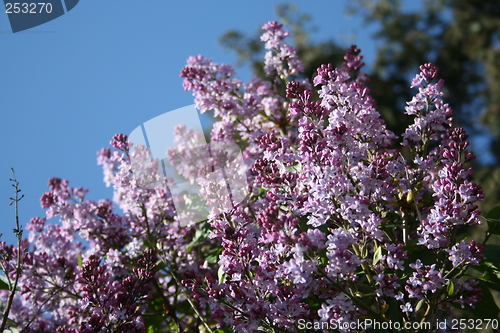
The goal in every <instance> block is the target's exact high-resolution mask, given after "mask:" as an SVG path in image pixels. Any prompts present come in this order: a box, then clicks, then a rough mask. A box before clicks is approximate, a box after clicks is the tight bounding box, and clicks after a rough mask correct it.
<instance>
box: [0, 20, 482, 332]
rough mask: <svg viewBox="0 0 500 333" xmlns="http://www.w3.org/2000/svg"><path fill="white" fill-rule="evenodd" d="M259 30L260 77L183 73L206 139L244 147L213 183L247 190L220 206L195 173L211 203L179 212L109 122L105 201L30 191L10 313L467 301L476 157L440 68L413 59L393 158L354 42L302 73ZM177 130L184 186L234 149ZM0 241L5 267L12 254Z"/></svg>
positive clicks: (65, 324) (9, 267) (80, 327)
mask: <svg viewBox="0 0 500 333" xmlns="http://www.w3.org/2000/svg"><path fill="white" fill-rule="evenodd" d="M263 29H264V30H265V32H264V34H263V36H262V40H263V41H264V42H265V43H266V49H267V50H268V53H267V54H266V58H265V72H266V74H267V75H268V77H269V78H270V81H266V80H262V79H258V78H256V79H253V80H251V81H250V82H248V83H243V82H241V81H239V80H238V79H236V78H235V77H234V76H235V71H234V70H233V69H232V68H231V67H230V66H228V65H219V64H215V63H213V61H212V60H211V59H207V58H205V57H203V56H198V57H190V58H189V59H188V63H187V66H186V67H185V68H184V69H183V70H182V72H181V77H183V78H184V83H183V85H184V88H185V89H186V90H190V91H192V92H193V94H194V98H195V103H196V106H197V108H198V109H199V110H200V111H201V112H213V114H214V116H215V117H216V119H217V122H216V123H215V124H214V126H213V129H212V132H211V139H212V143H214V147H227V146H230V144H237V145H239V147H240V148H241V149H242V151H243V156H244V161H241V162H238V163H239V164H235V165H233V167H232V168H228V171H227V173H226V174H225V175H224V177H225V179H231V181H232V184H234V183H235V180H238V181H237V182H236V183H237V184H241V185H242V186H243V184H245V186H246V185H247V184H249V185H248V187H249V188H248V189H245V191H238V189H228V191H229V190H232V192H231V193H230V195H229V196H227V197H228V198H230V200H229V201H230V202H222V199H221V196H220V195H219V193H221V191H222V190H223V189H225V185H224V183H223V182H221V183H217V182H206V183H205V184H202V192H201V195H202V196H204V198H205V199H206V201H207V203H208V205H209V206H210V207H209V208H210V214H209V218H208V220H205V221H202V222H194V221H199V219H198V218H197V217H196V216H195V215H192V214H191V213H189V214H188V213H179V212H176V211H175V207H176V206H177V204H178V200H181V201H182V200H183V198H181V197H178V196H176V195H173V194H172V193H171V192H170V190H169V180H168V179H167V180H166V179H164V178H163V176H162V174H161V170H160V169H159V168H158V163H157V161H151V160H150V158H149V152H148V150H147V149H145V148H144V147H141V146H133V145H132V143H129V142H128V141H127V138H126V136H124V135H116V136H115V137H114V138H113V141H112V142H111V145H112V146H113V147H114V148H115V149H116V150H113V151H112V150H110V149H103V150H101V151H100V152H99V153H98V163H99V164H101V165H102V166H103V170H104V180H105V182H106V184H107V185H108V186H109V185H113V186H114V198H113V202H111V201H109V200H104V201H99V202H94V201H91V200H87V199H85V196H86V193H87V191H86V190H85V189H83V188H78V189H76V188H70V187H69V183H68V182H67V181H63V180H60V179H56V178H54V179H51V180H50V182H49V188H50V191H49V192H47V193H45V194H44V195H43V196H42V199H41V205H42V207H43V208H45V209H46V210H47V215H46V217H45V218H34V219H32V220H31V222H30V223H29V224H28V226H27V227H26V229H27V230H29V231H30V234H29V237H28V239H27V240H25V241H24V243H23V245H22V246H23V248H22V249H21V250H24V249H26V251H27V252H26V255H25V256H24V261H23V274H22V277H21V280H20V285H21V291H20V292H19V293H18V295H17V296H16V298H15V302H14V306H13V310H12V311H11V318H12V319H13V320H14V322H15V323H16V324H17V325H18V327H20V328H25V329H26V330H28V328H29V330H31V331H35V332H48V331H55V328H56V327H59V328H58V332H61V333H62V332H85V333H87V332H145V331H148V330H150V331H158V330H159V331H161V330H163V331H166V330H167V327H168V329H171V330H172V331H179V332H180V331H200V330H202V327H203V326H204V327H205V328H204V329H206V330H209V331H210V330H215V329H216V328H221V329H226V328H228V329H234V330H235V331H237V332H259V331H266V332H276V331H284V332H300V329H299V327H298V326H297V322H298V320H299V319H305V320H309V321H319V322H325V323H331V322H332V321H335V322H337V323H349V322H352V321H355V320H357V319H361V318H371V319H375V320H377V321H381V322H387V321H389V320H391V319H392V317H389V316H398V319H399V320H401V321H406V322H415V321H417V320H418V321H429V322H435V320H436V318H438V316H439V317H444V316H452V315H453V312H452V308H451V307H450V305H451V304H458V305H459V306H462V307H469V306H474V304H475V303H477V302H478V301H479V300H480V298H481V293H482V291H481V289H480V288H479V287H478V284H477V281H475V280H474V279H472V278H466V277H464V273H465V272H466V270H467V269H468V267H469V266H471V265H472V266H476V265H479V264H480V263H481V259H482V257H483V254H482V251H483V247H482V244H479V243H477V242H476V241H474V240H467V241H466V240H464V239H459V238H458V236H457V233H458V231H462V230H466V229H465V228H467V227H469V226H472V225H476V224H479V223H480V221H479V215H480V213H479V211H478V210H477V202H478V201H480V200H482V198H483V194H482V191H481V188H480V187H479V186H478V185H477V184H475V183H474V182H473V181H471V180H470V176H471V174H472V170H471V169H467V168H466V167H465V163H467V162H469V161H471V160H472V159H473V158H474V155H473V153H471V152H469V151H468V150H467V149H466V148H467V146H468V143H467V141H466V139H467V136H466V134H465V132H464V130H463V129H457V128H450V126H451V115H452V112H451V108H450V107H449V106H448V105H447V104H445V103H444V102H443V100H442V95H443V94H442V92H441V88H442V85H443V81H441V80H440V81H438V82H437V83H432V82H433V81H434V80H435V79H436V78H437V75H438V70H437V68H436V67H435V66H434V65H432V64H425V65H423V66H421V67H420V71H421V72H420V73H419V74H418V75H417V76H416V78H415V79H414V80H413V81H412V87H417V88H418V89H419V91H418V93H417V95H416V96H415V97H414V98H413V100H412V101H410V102H408V106H407V108H406V113H407V114H408V115H410V116H413V117H414V119H415V121H414V123H413V124H412V125H410V127H409V128H408V129H407V130H406V132H405V133H404V134H403V140H402V144H403V145H404V146H405V147H406V149H405V150H404V153H402V152H400V151H399V150H398V149H397V147H396V146H395V142H396V139H397V137H396V136H395V135H394V134H393V133H392V132H390V131H389V130H388V129H387V128H386V126H385V123H384V121H383V120H382V119H381V117H380V114H379V113H378V111H377V110H376V104H375V101H374V100H373V99H372V98H371V96H370V95H369V90H368V88H367V87H366V82H367V81H368V77H367V76H366V75H365V74H363V73H362V72H361V69H362V67H363V65H364V64H363V63H362V57H361V56H360V50H359V49H358V48H356V47H355V46H353V47H351V48H349V50H348V51H347V54H346V56H345V58H344V59H345V63H344V65H343V67H342V68H333V66H332V65H331V64H328V65H322V66H321V67H320V68H318V73H317V75H316V76H315V77H314V79H313V82H312V83H311V82H308V80H296V78H297V76H298V75H299V74H300V72H301V71H302V70H303V65H302V63H301V62H300V61H299V60H298V57H297V51H296V50H295V49H294V48H293V47H291V46H289V45H288V44H286V43H285V38H286V37H287V36H288V33H287V32H286V31H284V30H283V29H282V26H281V25H280V24H278V23H277V22H269V23H268V24H266V25H264V27H263ZM314 87H316V88H314ZM314 89H317V90H316V91H317V96H319V97H315V96H316V95H315V94H314ZM175 135H176V140H177V142H178V146H177V147H176V148H172V149H170V150H169V151H168V157H169V159H170V160H171V162H172V164H173V165H175V166H176V167H177V168H178V170H179V171H180V173H181V174H182V175H183V176H184V177H186V178H187V179H188V180H190V181H193V180H194V179H197V178H200V177H202V178H203V177H205V176H207V175H208V174H210V173H211V172H212V171H213V170H214V167H215V166H217V165H225V164H226V163H227V162H228V161H229V160H231V156H229V155H231V152H229V153H228V152H227V150H224V149H220V150H217V149H214V151H213V152H212V153H211V154H207V152H204V151H200V150H196V149H194V148H195V147H197V146H198V145H199V142H201V141H203V140H201V139H202V138H198V139H197V138H196V136H195V135H194V134H193V133H192V132H189V131H187V130H186V128H185V127H183V126H178V127H176V133H175ZM216 143H217V144H216ZM218 145H219V146H218ZM224 152H225V153H224ZM207 161H208V162H209V163H208V164H209V165H210V168H208V169H207V168H206V164H207ZM200 162H203V165H202V163H200ZM137 170H140V171H141V172H136V171H137ZM247 194H248V195H247ZM245 195H246V197H245ZM174 201H175V203H176V204H175V205H174ZM115 205H116V207H115ZM221 207H224V209H222V208H221ZM116 208H119V209H120V210H121V211H122V213H121V214H118V213H116ZM53 217H58V218H59V222H58V223H48V221H49V220H50V219H51V218H53ZM0 250H1V252H0V253H1V259H2V265H3V266H2V267H3V268H4V271H5V272H8V273H9V274H11V275H12V274H14V273H15V271H16V270H15V256H16V255H15V254H16V251H18V249H16V248H15V247H12V246H11V247H9V246H7V245H6V244H4V243H0ZM429 258H430V259H429ZM11 278H13V276H12V277H11ZM6 295H7V293H6V292H4V291H2V293H1V294H0V297H1V299H4V298H5V297H6ZM42 314H43V315H42ZM148 318H153V319H148ZM173 327H175V329H174V328H173ZM339 331H340V332H349V329H347V328H345V329H343V328H341V329H339Z"/></svg>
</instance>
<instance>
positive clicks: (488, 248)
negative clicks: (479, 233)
mask: <svg viewBox="0 0 500 333" xmlns="http://www.w3.org/2000/svg"><path fill="white" fill-rule="evenodd" d="M483 254H484V256H485V257H486V258H488V259H491V260H494V261H496V262H497V263H498V266H497V267H498V270H500V245H495V244H486V245H485V246H484V251H483Z"/></svg>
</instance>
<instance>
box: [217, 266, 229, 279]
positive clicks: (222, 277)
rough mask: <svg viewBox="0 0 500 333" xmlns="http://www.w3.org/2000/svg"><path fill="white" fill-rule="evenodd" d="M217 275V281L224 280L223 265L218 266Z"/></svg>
mask: <svg viewBox="0 0 500 333" xmlns="http://www.w3.org/2000/svg"><path fill="white" fill-rule="evenodd" d="M217 276H218V277H219V283H224V282H226V277H227V274H226V272H224V271H223V267H222V266H219V270H218V271H217Z"/></svg>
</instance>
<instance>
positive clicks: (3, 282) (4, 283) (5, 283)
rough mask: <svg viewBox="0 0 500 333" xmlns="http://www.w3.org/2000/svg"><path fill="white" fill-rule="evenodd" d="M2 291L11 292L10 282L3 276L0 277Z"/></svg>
mask: <svg viewBox="0 0 500 333" xmlns="http://www.w3.org/2000/svg"><path fill="white" fill-rule="evenodd" d="M0 290H10V288H9V280H8V279H7V277H6V276H3V275H0Z"/></svg>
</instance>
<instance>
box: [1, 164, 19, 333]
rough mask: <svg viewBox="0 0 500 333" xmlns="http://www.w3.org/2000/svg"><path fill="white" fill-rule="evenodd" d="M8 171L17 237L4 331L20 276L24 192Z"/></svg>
mask: <svg viewBox="0 0 500 333" xmlns="http://www.w3.org/2000/svg"><path fill="white" fill-rule="evenodd" d="M10 171H11V172H12V179H11V181H12V182H13V184H12V186H13V187H14V193H15V196H14V198H10V199H11V200H12V201H11V203H10V204H11V205H12V204H14V207H15V219H16V228H15V229H14V233H15V234H16V237H17V267H16V275H15V278H14V283H9V287H10V290H9V297H8V299H7V305H6V306H5V310H4V312H3V318H2V326H0V332H3V331H5V327H6V326H7V320H8V318H9V312H10V308H11V306H12V302H13V300H14V294H15V293H16V289H17V284H18V282H19V277H20V276H21V270H22V267H21V264H22V252H23V251H22V248H21V241H22V236H23V230H22V228H21V227H20V226H19V201H20V200H21V199H22V198H23V197H24V194H23V195H21V197H19V192H21V190H20V189H19V182H18V181H17V180H16V174H15V173H14V169H12V168H11V169H10ZM4 273H5V275H6V277H7V279H9V282H10V278H9V274H8V272H7V271H5V272H4Z"/></svg>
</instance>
